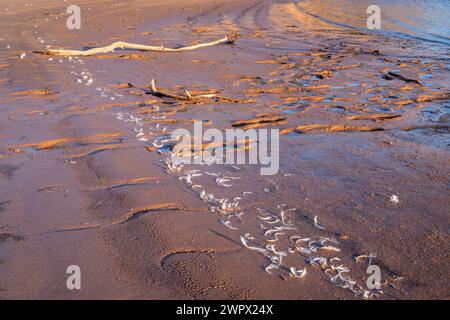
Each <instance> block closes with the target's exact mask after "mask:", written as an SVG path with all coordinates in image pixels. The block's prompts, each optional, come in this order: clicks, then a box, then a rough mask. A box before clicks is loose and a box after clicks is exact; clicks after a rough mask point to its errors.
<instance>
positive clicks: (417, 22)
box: [298, 0, 450, 46]
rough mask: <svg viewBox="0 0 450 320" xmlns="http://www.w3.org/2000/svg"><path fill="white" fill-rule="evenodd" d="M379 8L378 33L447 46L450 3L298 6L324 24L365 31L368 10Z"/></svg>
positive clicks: (317, 1) (313, 0) (355, 1)
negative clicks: (369, 7) (389, 33)
mask: <svg viewBox="0 0 450 320" xmlns="http://www.w3.org/2000/svg"><path fill="white" fill-rule="evenodd" d="M369 5H378V6H379V7H380V9H381V30H380V32H383V31H384V32H391V33H395V34H397V35H400V36H405V37H410V38H415V39H421V40H424V41H428V42H435V43H440V44H444V45H448V46H450V0H304V1H299V2H298V6H299V7H300V8H301V10H302V11H304V12H305V13H308V14H311V15H313V16H315V17H318V18H320V19H322V20H324V21H327V22H331V23H336V24H338V25H345V26H349V27H353V28H358V29H366V30H367V25H366V21H367V17H368V16H369V15H368V14H367V7H368V6H369Z"/></svg>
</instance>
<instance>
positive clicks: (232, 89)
mask: <svg viewBox="0 0 450 320" xmlns="http://www.w3.org/2000/svg"><path fill="white" fill-rule="evenodd" d="M10 3H13V5H12V6H10V5H9V4H10ZM308 3H309V5H310V2H308ZM30 4H33V5H32V6H31V5H30ZM77 4H78V5H79V6H80V7H81V8H82V28H81V30H68V29H67V28H66V23H65V21H66V18H67V15H66V13H65V11H66V7H67V3H66V2H63V1H49V0H44V1H31V0H28V1H21V0H19V1H0V14H1V19H0V30H1V34H0V298H5V299H13V298H19V299H30V298H40V299H95V298H100V299H362V298H364V295H365V297H366V298H367V297H369V298H378V299H424V298H432V299H445V298H448V289H449V288H448V283H449V268H448V261H449V260H448V252H449V211H448V208H449V205H450V197H449V193H448V186H449V179H448V178H449V176H448V169H449V164H450V157H449V155H450V154H449V149H448V146H449V143H450V140H449V135H448V134H449V132H448V130H449V118H448V110H449V89H450V82H449V76H450V74H449V61H448V53H449V52H448V47H447V49H445V48H446V47H445V46H444V49H442V50H443V51H438V52H436V50H428V48H427V45H426V44H424V43H421V42H418V41H414V40H408V39H400V38H386V37H384V36H382V35H379V34H377V35H375V34H370V33H368V32H361V31H358V30H355V29H349V28H346V27H343V26H337V25H333V24H330V23H327V22H325V21H323V20H320V19H317V18H315V17H314V16H311V15H308V14H306V13H305V12H304V11H303V8H302V6H301V5H298V4H297V3H296V2H294V1H269V0H268V1H264V0H259V1H256V0H239V1H230V0H228V1H223V0H217V1H207V0H190V1H174V0H164V1H162V0H156V1H143V0H136V1H126V2H117V1H85V0H79V1H77ZM309 9H311V8H309ZM230 33H236V34H238V37H237V39H236V42H235V44H233V45H219V46H214V47H209V48H205V49H201V50H197V51H191V52H183V53H156V52H139V51H131V50H124V51H120V50H119V51H116V52H114V53H107V54H101V55H96V56H92V57H81V58H78V57H72V58H68V57H57V56H46V55H42V54H40V53H33V51H43V50H45V49H46V46H48V45H50V46H51V47H50V48H55V49H57V48H65V49H82V48H87V47H98V46H105V45H108V44H111V43H112V42H115V41H119V40H121V41H127V42H133V43H142V44H149V45H158V46H159V45H161V44H164V46H165V47H178V46H186V45H191V44H195V43H199V42H207V41H213V40H217V39H219V38H221V37H223V36H224V35H226V34H230ZM23 53H26V55H23ZM21 55H22V58H20V56H21ZM445 57H447V58H445ZM152 78H154V79H155V80H156V83H157V85H158V88H161V89H164V90H167V91H170V92H174V93H178V94H183V92H184V90H186V89H188V90H189V91H190V92H191V93H204V92H218V93H219V94H220V95H222V96H226V97H230V98H234V99H240V100H248V101H243V102H242V103H237V102H233V101H231V102H230V101H218V102H215V101H206V102H202V103H197V104H191V103H184V102H178V101H173V100H171V99H165V98H158V97H155V96H152V95H150V94H148V88H149V85H150V80H151V79H152ZM129 84H132V86H130V85H129ZM139 88H140V89H139ZM270 117H272V118H270ZM268 118H269V119H273V121H269V120H267V119H268ZM193 119H195V120H203V121H205V123H207V125H208V126H209V127H214V128H218V129H221V130H223V129H226V128H230V127H231V126H232V124H233V123H234V122H236V121H242V120H251V121H252V122H253V127H258V128H278V129H280V130H281V133H282V136H281V141H280V171H279V173H278V174H277V175H274V176H261V175H260V174H259V167H258V166H252V165H239V166H237V167H233V166H226V165H211V166H208V165H186V166H184V167H183V168H180V170H178V171H177V170H170V168H168V167H167V163H166V162H167V161H168V159H169V155H168V154H167V152H165V151H166V150H167V149H168V148H167V147H165V146H162V147H161V144H164V142H161V141H164V137H165V136H164V135H166V134H168V133H170V132H171V131H172V130H174V129H176V128H188V129H190V128H192V124H193V122H192V120H193ZM255 119H256V120H255ZM261 119H266V121H262V122H261V121H260V120H261ZM255 123H256V125H255ZM141 129H142V130H141ZM155 145H156V147H155ZM192 170H198V171H192ZM223 177H232V178H233V179H231V181H230V183H231V184H232V186H231V187H228V186H227V185H225V186H224V185H223V183H222V184H221V183H220V178H223ZM202 191H204V193H203V196H202ZM205 194H210V195H214V198H212V197H209V198H208V197H205V196H204V195H205ZM393 195H396V196H398V200H399V201H398V202H396V201H392V196H393ZM202 198H203V199H202ZM214 199H228V201H229V203H234V206H233V208H232V209H231V210H222V209H221V208H217V206H218V204H217V201H216V200H214ZM315 217H316V223H315ZM371 254H372V255H371ZM358 256H359V259H356V257H358ZM365 256H370V257H371V258H370V259H369V258H365ZM280 257H281V260H282V261H280ZM372 257H373V258H372ZM369 263H371V264H376V265H378V266H379V267H380V269H381V271H382V279H383V286H382V289H381V291H382V292H379V291H368V289H367V288H366V285H365V281H366V278H367V274H366V269H367V266H368V264H369ZM69 265H78V266H80V268H81V270H82V289H81V290H68V289H67V287H66V278H67V276H68V275H67V274H66V268H67V266H69ZM271 265H272V267H269V268H267V267H268V266H271ZM292 268H295V269H292ZM292 270H305V272H306V274H305V275H304V276H303V277H296V276H294V273H295V272H293V271H292Z"/></svg>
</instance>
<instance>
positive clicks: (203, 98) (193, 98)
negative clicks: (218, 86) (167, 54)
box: [141, 79, 248, 103]
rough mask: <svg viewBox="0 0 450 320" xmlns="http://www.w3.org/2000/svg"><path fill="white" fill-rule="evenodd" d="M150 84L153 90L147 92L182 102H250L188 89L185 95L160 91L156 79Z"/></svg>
mask: <svg viewBox="0 0 450 320" xmlns="http://www.w3.org/2000/svg"><path fill="white" fill-rule="evenodd" d="M150 86H151V90H144V91H145V93H146V94H151V95H154V96H155V97H158V98H169V99H173V100H177V101H182V102H189V103H203V102H207V101H210V100H216V101H227V102H234V103H247V102H248V101H246V100H240V99H233V98H226V97H222V96H220V95H218V94H215V93H208V94H197V95H192V94H191V93H190V92H189V91H188V90H186V91H185V94H184V95H178V94H173V93H170V92H165V91H160V90H158V89H157V88H156V84H155V79H152V81H151V82H150ZM141 90H142V89H141Z"/></svg>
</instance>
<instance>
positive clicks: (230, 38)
mask: <svg viewBox="0 0 450 320" xmlns="http://www.w3.org/2000/svg"><path fill="white" fill-rule="evenodd" d="M234 41H235V35H232V34H231V35H226V36H225V37H223V38H222V39H219V40H216V41H212V42H206V43H199V44H196V45H192V46H188V47H181V48H165V47H164V46H163V45H161V46H160V47H157V46H147V45H143V44H135V43H128V42H123V41H118V42H114V43H113V44H110V45H109V46H106V47H99V48H92V49H88V50H64V49H49V50H45V51H43V52H41V53H42V54H45V55H52V56H92V55H96V54H98V53H109V52H113V51H114V50H116V49H132V50H139V51H157V52H183V51H192V50H196V49H200V48H205V47H211V46H215V45H218V44H231V43H233V42H234Z"/></svg>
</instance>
